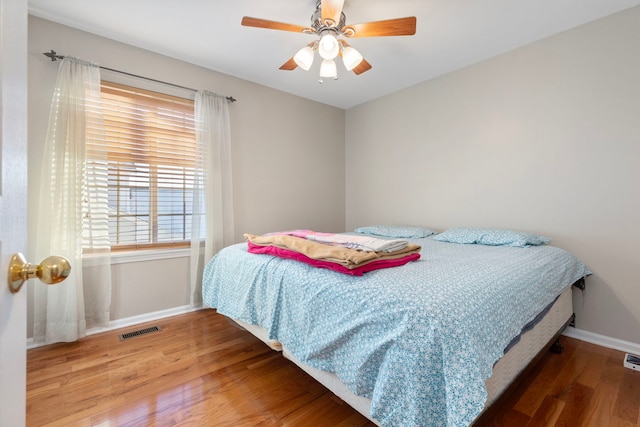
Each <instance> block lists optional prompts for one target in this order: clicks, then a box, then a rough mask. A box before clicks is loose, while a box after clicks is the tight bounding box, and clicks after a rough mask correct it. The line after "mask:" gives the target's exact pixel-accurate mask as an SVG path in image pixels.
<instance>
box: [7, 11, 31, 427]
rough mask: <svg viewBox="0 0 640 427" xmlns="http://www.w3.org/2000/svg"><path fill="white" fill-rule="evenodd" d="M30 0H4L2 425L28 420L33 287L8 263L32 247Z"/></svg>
mask: <svg viewBox="0 0 640 427" xmlns="http://www.w3.org/2000/svg"><path fill="white" fill-rule="evenodd" d="M26 218H27V0H0V427H14V426H15V427H19V426H24V425H25V417H26V372H27V370H26V358H27V347H26V346H27V338H26V337H27V333H26V329H27V322H26V320H27V314H26V313H27V311H26V310H27V295H26V294H27V292H26V286H25V287H24V289H22V291H20V292H19V293H16V294H12V293H11V292H9V287H8V280H7V278H8V263H9V259H10V258H11V256H12V255H13V254H14V253H16V252H22V253H26V251H27V219H26Z"/></svg>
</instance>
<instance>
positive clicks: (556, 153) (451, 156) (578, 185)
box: [346, 7, 640, 343]
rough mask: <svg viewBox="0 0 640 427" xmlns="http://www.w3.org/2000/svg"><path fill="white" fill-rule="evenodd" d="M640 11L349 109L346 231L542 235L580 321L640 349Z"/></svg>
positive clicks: (637, 9) (625, 13)
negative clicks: (416, 228)
mask: <svg viewBox="0 0 640 427" xmlns="http://www.w3.org/2000/svg"><path fill="white" fill-rule="evenodd" d="M638 46H640V7H636V8H633V9H630V10H628V11H625V12H622V13H619V14H616V15H613V16H610V17H607V18H605V19H601V20H598V21H595V22H592V23H590V24H587V25H584V26H582V27H579V28H576V29H573V30H570V31H567V32H565V33H561V34H559V35H556V36H553V37H550V38H547V39H544V40H542V41H539V42H536V43H533V44H530V45H528V46H525V47H523V48H520V49H517V50H515V51H512V52H509V53H507V54H504V55H501V56H499V57H496V58H493V59H490V60H488V61H485V62H482V63H479V64H476V65H474V66H471V67H468V68H465V69H463V70H459V71H457V72H454V73H451V74H448V75H446V76H443V77H441V78H437V79H434V80H431V81H428V82H425V83H422V84H419V85H417V86H415V87H412V88H410V89H407V90H404V91H401V92H398V93H395V94H392V95H390V96H387V97H385V98H382V99H379V100H376V101H372V102H369V103H367V104H363V105H361V106H358V107H356V108H353V109H351V110H349V111H347V129H346V132H347V133H346V140H347V163H346V169H347V175H346V177H347V179H346V197H347V207H346V209H347V210H346V220H347V228H348V229H351V228H353V227H355V226H359V225H366V224H373V223H403V224H412V225H424V226H427V227H433V228H434V229H437V230H444V229H446V228H449V227H454V226H490V227H503V228H514V229H518V230H527V231H532V232H539V233H543V234H545V235H548V236H550V237H552V238H553V242H552V244H555V245H557V246H560V247H563V248H566V249H569V250H570V251H572V252H573V253H575V254H576V255H577V256H579V257H580V258H581V259H582V260H583V261H584V262H585V263H586V264H587V265H588V266H589V267H590V268H591V270H592V271H593V273H594V274H593V276H592V277H590V278H589V279H588V280H587V290H586V292H584V294H582V293H580V292H577V291H576V292H574V305H575V308H576V313H577V327H578V328H580V329H583V330H586V331H590V332H593V333H596V334H601V335H606V336H609V337H614V338H618V339H622V340H626V341H630V342H633V343H640V279H638V277H640V276H639V272H638V268H637V266H638V264H639V263H638V260H639V259H640V225H639V222H638V221H639V220H640V167H639V163H640V55H639V54H638V52H639V50H638Z"/></svg>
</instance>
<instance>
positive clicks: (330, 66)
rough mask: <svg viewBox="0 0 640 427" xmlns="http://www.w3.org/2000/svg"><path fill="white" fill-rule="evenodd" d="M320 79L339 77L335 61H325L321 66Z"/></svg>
mask: <svg viewBox="0 0 640 427" xmlns="http://www.w3.org/2000/svg"><path fill="white" fill-rule="evenodd" d="M320 77H330V78H333V79H335V78H336V77H338V67H336V63H335V61H334V60H333V59H325V60H324V61H322V64H320Z"/></svg>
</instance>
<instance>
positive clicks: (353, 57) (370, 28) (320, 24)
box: [242, 0, 416, 83]
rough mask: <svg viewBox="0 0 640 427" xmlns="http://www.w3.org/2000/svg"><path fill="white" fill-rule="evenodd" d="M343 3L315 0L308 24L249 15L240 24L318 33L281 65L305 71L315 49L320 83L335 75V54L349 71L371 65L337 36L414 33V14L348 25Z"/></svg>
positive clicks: (368, 68)
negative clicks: (309, 23) (318, 61)
mask: <svg viewBox="0 0 640 427" xmlns="http://www.w3.org/2000/svg"><path fill="white" fill-rule="evenodd" d="M343 6H344V0H317V3H316V10H315V12H314V13H313V15H311V26H309V27H305V26H301V25H295V24H287V23H284V22H277V21H270V20H268V19H260V18H252V17H250V16H245V17H243V18H242V25H244V26H247V27H257V28H267V29H270V30H281V31H291V32H294V33H304V34H315V35H318V36H319V38H318V39H317V40H315V41H313V42H311V43H309V44H308V45H306V46H304V47H303V48H302V49H300V50H299V51H298V52H297V53H296V54H295V55H294V56H293V57H292V58H291V59H289V60H288V61H287V62H285V63H284V64H282V66H281V67H280V69H281V70H289V71H291V70H295V69H296V68H297V67H300V68H302V69H303V70H305V71H306V70H309V68H311V64H312V63H313V58H314V54H315V52H318V54H319V55H320V57H321V58H322V63H321V65H320V80H319V82H320V83H322V78H323V77H326V78H334V79H337V78H338V71H337V68H336V63H335V61H334V60H335V58H336V57H337V56H340V57H341V58H342V60H343V63H344V66H345V68H346V69H347V70H348V71H353V72H354V73H355V74H356V75H360V74H362V73H364V72H365V71H369V70H370V69H371V64H369V63H368V62H367V61H366V60H365V59H364V58H363V57H362V55H361V54H360V53H359V52H358V51H357V50H355V49H354V48H353V47H351V46H350V45H349V44H348V43H347V41H346V40H344V38H340V37H345V38H356V37H380V36H412V35H414V34H415V33H416V17H415V16H409V17H406V18H396V19H388V20H384V21H374V22H365V23H362V24H349V25H347V24H346V17H345V15H344V13H343V11H342V8H343Z"/></svg>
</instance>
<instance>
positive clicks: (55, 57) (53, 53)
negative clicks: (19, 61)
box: [43, 49, 236, 102]
mask: <svg viewBox="0 0 640 427" xmlns="http://www.w3.org/2000/svg"><path fill="white" fill-rule="evenodd" d="M43 55H44V56H47V57H49V58H51V62H56V61H57V60H58V59H64V58H65V56H64V55H58V54H57V53H56V51H55V50H53V49H52V50H51V52H43ZM99 67H100V69H102V70H107V71H113V72H114V73H119V74H125V75H127V76H131V77H136V78H139V79H144V80H149V81H152V82H156V83H161V84H163V85H168V86H173V87H177V88H180V89H186V90H190V91H192V92H197V91H198V90H197V89H193V88H190V87H186V86H181V85H178V84H175V83H169V82H164V81H162V80H156V79H152V78H151V77H145V76H140V75H138V74H132V73H127V72H126V71H120V70H115V69H113V68H108V67H103V66H102V65H99ZM225 98H227V101H229V102H236V99H235V98H234V97H233V96H227V97H225Z"/></svg>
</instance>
